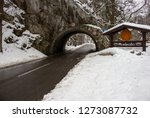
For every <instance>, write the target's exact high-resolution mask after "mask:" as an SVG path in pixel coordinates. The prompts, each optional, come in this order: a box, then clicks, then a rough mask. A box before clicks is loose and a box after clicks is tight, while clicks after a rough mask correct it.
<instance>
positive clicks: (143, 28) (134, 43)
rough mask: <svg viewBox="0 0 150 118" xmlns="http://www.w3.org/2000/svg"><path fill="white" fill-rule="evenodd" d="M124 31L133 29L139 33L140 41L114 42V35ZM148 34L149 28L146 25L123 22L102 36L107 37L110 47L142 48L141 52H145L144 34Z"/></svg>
mask: <svg viewBox="0 0 150 118" xmlns="http://www.w3.org/2000/svg"><path fill="white" fill-rule="evenodd" d="M126 29H135V30H137V31H140V32H141V33H142V41H141V40H139V41H129V40H128V41H121V40H120V41H114V35H115V34H116V33H118V32H120V31H123V30H126ZM148 32H150V26H148V25H141V24H135V23H128V22H125V23H121V24H119V25H116V26H114V27H112V28H110V29H108V30H107V31H105V32H104V33H103V34H104V35H109V37H110V42H111V44H110V45H111V47H143V51H146V34H147V33H148ZM128 34H129V33H128ZM128 37H130V36H128Z"/></svg>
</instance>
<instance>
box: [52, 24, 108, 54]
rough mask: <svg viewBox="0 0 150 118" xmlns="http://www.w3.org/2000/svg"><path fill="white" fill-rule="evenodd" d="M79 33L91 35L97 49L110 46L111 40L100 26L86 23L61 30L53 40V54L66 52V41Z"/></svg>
mask: <svg viewBox="0 0 150 118" xmlns="http://www.w3.org/2000/svg"><path fill="white" fill-rule="evenodd" d="M78 33H82V34H86V35H88V36H90V37H91V39H92V40H93V42H94V44H95V47H96V51H99V50H102V49H105V48H107V47H108V46H109V40H108V39H107V38H106V37H105V36H103V34H102V31H101V29H100V28H99V27H97V26H93V25H88V24H84V25H82V26H79V27H73V28H69V29H67V30H64V31H63V32H61V33H60V34H59V35H58V36H57V37H56V38H55V40H54V41H53V43H52V46H51V52H52V53H53V54H56V53H62V52H64V48H65V45H66V42H67V41H68V40H69V38H70V37H71V36H72V35H74V34H78Z"/></svg>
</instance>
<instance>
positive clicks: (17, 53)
mask: <svg viewBox="0 0 150 118" xmlns="http://www.w3.org/2000/svg"><path fill="white" fill-rule="evenodd" d="M4 12H5V14H7V17H10V18H9V19H6V20H5V19H4V20H3V22H2V39H3V41H2V44H3V53H0V68H1V67H6V66H10V65H14V64H18V63H23V62H27V61H31V60H35V59H40V58H44V57H46V55H44V54H42V53H41V52H39V51H37V50H36V49H34V48H32V47H31V46H32V43H33V42H34V40H36V39H37V38H39V37H40V35H38V34H32V33H31V32H30V31H28V30H25V25H24V24H23V21H24V18H23V14H25V12H24V11H23V10H21V9H20V8H18V7H17V6H16V5H15V4H14V3H12V2H11V1H10V0H5V4H4ZM10 19H11V20H10ZM21 21H22V23H20V22H21ZM19 32H21V33H20V34H21V35H20V34H18V33H19ZM17 34H18V35H17Z"/></svg>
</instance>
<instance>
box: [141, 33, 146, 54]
mask: <svg viewBox="0 0 150 118" xmlns="http://www.w3.org/2000/svg"><path fill="white" fill-rule="evenodd" d="M142 36H143V51H146V32H142Z"/></svg>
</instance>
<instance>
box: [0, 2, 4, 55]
mask: <svg viewBox="0 0 150 118" xmlns="http://www.w3.org/2000/svg"><path fill="white" fill-rule="evenodd" d="M3 4H4V0H0V52H2V19H3Z"/></svg>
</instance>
